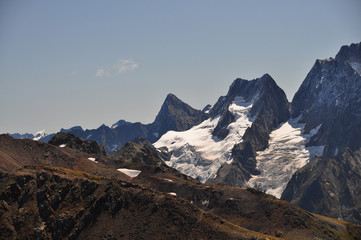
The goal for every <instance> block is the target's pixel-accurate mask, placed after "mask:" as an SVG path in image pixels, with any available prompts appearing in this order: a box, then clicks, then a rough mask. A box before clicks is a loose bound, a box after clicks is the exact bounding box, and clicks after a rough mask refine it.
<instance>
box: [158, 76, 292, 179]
mask: <svg viewBox="0 0 361 240" xmlns="http://www.w3.org/2000/svg"><path fill="white" fill-rule="evenodd" d="M208 111H209V115H210V117H209V119H207V120H205V121H203V122H202V123H201V124H199V125H197V126H194V127H193V128H191V129H190V130H188V131H184V132H175V131H170V132H167V133H166V134H164V135H163V136H162V137H161V138H160V139H159V140H158V141H157V142H156V143H155V144H154V145H155V146H156V147H157V148H159V149H161V148H163V151H164V149H167V150H168V152H169V153H171V157H170V159H169V161H166V163H167V164H168V165H169V166H171V167H174V168H176V169H177V170H179V171H181V172H183V173H185V174H187V175H189V176H192V177H195V178H197V179H199V180H200V181H202V182H210V183H223V184H227V185H231V186H244V185H245V183H246V182H247V181H248V180H249V179H250V178H251V177H252V174H260V171H259V170H258V169H257V161H256V151H257V150H263V149H265V148H267V146H268V141H269V134H270V133H271V132H272V130H274V129H276V128H277V127H278V126H279V125H280V124H281V123H282V122H284V121H287V119H288V118H289V116H290V115H289V104H288V101H287V99H286V96H285V94H284V92H283V91H282V89H280V88H279V87H278V86H277V84H276V83H275V82H274V80H273V79H272V78H271V76H269V75H268V74H265V75H264V76H262V77H261V78H258V79H255V80H252V81H247V80H244V79H236V80H235V81H234V82H233V83H232V85H231V86H230V88H229V91H228V93H227V95H226V96H222V97H220V98H219V100H218V101H217V103H216V104H214V106H213V107H212V108H210V109H209V110H208ZM245 153H247V154H248V155H247V154H245Z"/></svg>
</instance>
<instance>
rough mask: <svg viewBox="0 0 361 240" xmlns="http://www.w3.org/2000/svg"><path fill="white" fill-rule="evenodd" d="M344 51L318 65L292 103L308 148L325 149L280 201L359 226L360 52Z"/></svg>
mask: <svg viewBox="0 0 361 240" xmlns="http://www.w3.org/2000/svg"><path fill="white" fill-rule="evenodd" d="M360 45H361V44H360V43H359V44H352V45H351V46H343V47H342V48H341V50H340V52H339V53H338V54H337V56H336V59H332V58H330V59H326V60H317V61H316V63H315V65H314V66H313V68H312V69H311V71H310V73H309V74H308V75H307V77H306V79H305V81H304V82H303V83H302V85H301V87H300V89H299V90H298V92H297V93H296V95H295V97H294V99H293V101H292V111H291V113H292V117H297V116H299V120H298V122H299V123H303V124H305V128H304V130H305V132H306V133H307V132H310V131H311V130H312V129H314V128H316V127H317V126H318V127H319V130H318V131H317V133H316V134H315V135H313V136H312V137H311V139H310V141H309V143H308V145H309V146H315V145H324V146H325V148H324V152H323V157H319V158H315V159H313V160H311V161H310V162H309V163H308V164H307V165H306V166H305V167H303V168H301V169H299V170H298V171H297V172H296V173H295V174H294V176H293V177H292V179H291V180H290V181H289V183H288V185H287V187H286V189H285V190H284V192H283V194H282V199H285V200H287V201H291V202H293V203H296V204H297V205H299V206H301V207H302V208H304V209H306V210H309V211H313V212H316V213H320V214H326V215H328V216H332V217H336V218H340V219H344V220H347V221H351V222H354V223H361V215H360V202H361V199H360V196H361V188H360V186H361V170H360V169H361V168H360V148H361V141H360V139H361V76H360V72H359V66H360V65H361V58H360V56H361V47H360Z"/></svg>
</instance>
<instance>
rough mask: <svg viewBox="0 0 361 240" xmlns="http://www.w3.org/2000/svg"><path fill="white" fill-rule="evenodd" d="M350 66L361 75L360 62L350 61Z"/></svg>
mask: <svg viewBox="0 0 361 240" xmlns="http://www.w3.org/2000/svg"><path fill="white" fill-rule="evenodd" d="M349 64H350V66H351V67H352V68H353V69H354V70H355V71H356V72H357V73H358V74H360V75H361V63H358V62H349Z"/></svg>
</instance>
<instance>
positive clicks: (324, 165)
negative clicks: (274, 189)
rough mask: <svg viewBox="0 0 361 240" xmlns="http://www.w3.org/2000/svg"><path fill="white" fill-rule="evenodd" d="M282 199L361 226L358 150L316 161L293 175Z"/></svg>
mask: <svg viewBox="0 0 361 240" xmlns="http://www.w3.org/2000/svg"><path fill="white" fill-rule="evenodd" d="M282 199H284V200H287V201H290V202H292V203H294V204H297V205H298V206H300V207H301V208H303V209H305V210H307V211H311V212H315V213H319V214H324V215H327V216H330V217H333V218H337V219H343V220H345V221H349V222H353V223H357V224H360V223H361V214H360V213H361V149H360V150H358V151H355V152H352V151H351V150H350V149H349V148H346V149H345V150H344V151H343V152H342V153H340V154H338V155H337V156H336V157H331V158H325V157H319V158H315V159H313V160H312V161H311V162H310V163H309V164H307V165H306V166H305V167H303V168H302V169H300V170H299V171H297V172H296V173H295V174H294V175H293V177H292V179H291V180H290V182H289V183H288V185H287V187H286V189H285V191H284V192H283V194H282Z"/></svg>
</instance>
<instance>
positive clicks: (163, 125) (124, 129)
mask: <svg viewBox="0 0 361 240" xmlns="http://www.w3.org/2000/svg"><path fill="white" fill-rule="evenodd" d="M206 118H207V114H206V113H204V112H202V111H200V110H196V109H194V108H192V107H190V106H189V105H188V104H186V103H184V102H182V101H181V100H180V99H178V98H177V97H176V96H175V95H173V94H169V95H168V96H167V97H166V99H165V101H164V103H163V105H162V107H161V109H160V111H159V113H158V115H157V117H156V118H155V121H154V122H153V123H150V124H142V123H139V122H137V123H130V122H127V121H124V120H119V121H118V122H117V123H115V124H113V125H112V127H111V128H109V127H108V126H105V125H102V126H100V127H99V128H97V129H91V130H89V129H87V130H83V129H82V128H81V127H80V126H77V127H73V128H70V129H61V130H60V131H61V132H66V133H71V134H73V135H75V136H78V137H81V138H83V139H84V140H94V141H97V142H98V143H99V144H102V145H103V146H104V148H105V150H106V152H108V153H110V152H114V151H117V150H119V149H121V147H122V146H124V144H125V143H126V142H128V141H131V140H133V139H135V138H137V137H144V138H145V139H147V140H149V141H151V142H154V141H156V140H158V139H159V138H160V137H161V136H162V135H163V134H164V133H165V132H167V131H169V130H175V131H184V130H187V129H189V128H191V127H192V126H194V125H196V124H199V123H200V122H202V121H203V120H204V119H206ZM41 140H42V139H41Z"/></svg>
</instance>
